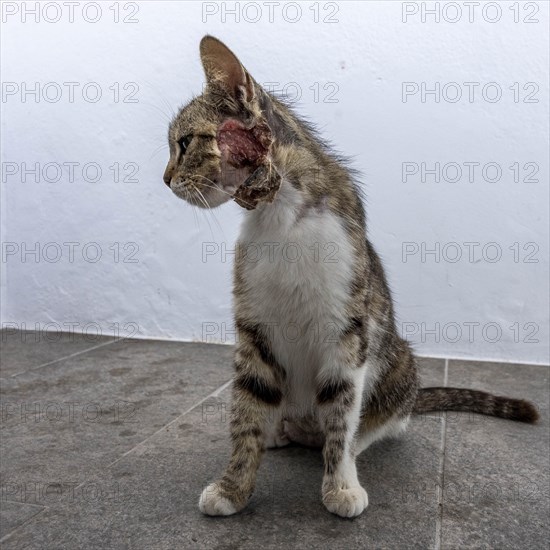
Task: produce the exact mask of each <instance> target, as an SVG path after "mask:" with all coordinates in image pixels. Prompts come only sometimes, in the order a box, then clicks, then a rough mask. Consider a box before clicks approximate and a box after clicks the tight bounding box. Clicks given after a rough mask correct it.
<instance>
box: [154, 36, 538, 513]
mask: <svg viewBox="0 0 550 550" xmlns="http://www.w3.org/2000/svg"><path fill="white" fill-rule="evenodd" d="M200 56H201V60H202V64H203V68H204V71H205V74H206V80H207V85H206V87H205V89H204V92H203V93H202V94H201V95H200V96H198V97H196V98H194V99H193V100H192V101H191V102H190V103H189V104H187V105H186V106H185V107H183V108H182V109H181V110H180V112H179V113H178V114H177V115H176V116H175V118H174V120H173V121H172V122H171V124H170V128H169V133H168V139H169V147H170V160H169V162H168V166H167V168H166V172H165V174H164V181H165V183H166V184H167V185H168V186H169V187H170V188H171V190H172V191H173V192H174V193H175V194H176V195H177V196H178V197H180V198H183V199H185V200H186V201H188V202H189V203H191V204H193V205H198V206H202V207H205V208H213V207H216V206H218V205H220V204H222V203H224V202H225V201H228V200H231V199H235V200H236V201H237V203H238V204H239V205H240V206H242V207H243V208H244V210H243V212H244V223H243V225H242V229H241V233H240V237H239V241H238V250H240V251H250V249H251V248H254V250H255V253H254V255H253V256H254V257H253V258H252V255H250V254H249V253H248V252H247V253H239V254H236V261H235V270H234V291H233V292H234V309H235V325H236V328H237V332H238V342H237V344H236V349H235V356H234V379H233V390H232V412H231V422H230V431H231V442H232V456H231V460H230V462H229V465H228V467H227V469H226V471H225V473H224V474H223V476H222V477H221V479H220V480H219V481H217V482H215V483H212V484H210V485H209V486H208V487H206V488H205V489H204V491H203V493H202V495H201V497H200V501H199V507H200V509H201V511H202V512H204V513H205V514H208V515H229V514H234V513H235V512H238V511H239V510H241V509H242V508H244V506H245V505H246V503H247V501H248V499H249V497H250V496H251V494H252V492H253V490H254V485H255V481H256V474H257V470H258V467H259V465H260V460H261V457H262V454H263V452H264V449H265V448H266V447H267V448H272V447H281V446H284V445H287V444H289V443H290V442H295V443H299V444H304V445H309V446H319V447H322V452H323V458H324V475H323V483H322V499H323V503H324V505H325V506H326V508H327V509H328V510H329V511H330V512H332V513H334V514H337V515H339V516H343V517H353V516H357V515H359V514H361V512H362V511H363V510H364V509H365V507H366V506H367V503H368V499H367V492H366V491H365V489H364V488H363V487H362V486H361V484H360V482H359V480H358V477H357V471H356V466H355V458H356V456H357V455H358V454H359V453H360V452H361V451H363V450H364V449H366V448H367V447H368V446H369V445H370V444H371V443H373V442H374V441H376V440H378V439H381V438H383V437H387V436H395V435H397V434H400V433H401V432H403V431H404V430H405V428H406V426H407V423H408V422H409V418H410V415H411V414H414V413H425V412H429V411H435V410H440V411H442V410H453V411H473V412H476V413H482V414H487V415H493V416H499V417H502V418H508V419H512V420H519V421H522V422H535V421H536V420H537V417H538V414H537V411H536V409H535V408H534V406H533V405H532V404H531V403H529V402H527V401H524V400H519V399H511V398H507V397H497V396H494V395H490V394H488V393H484V392H481V391H474V390H469V389H457V388H443V387H442V388H422V389H419V387H418V378H417V367H416V363H415V357H414V355H413V353H412V351H411V348H410V346H409V344H408V343H407V342H406V341H405V340H403V339H402V338H401V337H400V335H399V334H398V330H397V328H396V324H395V320H394V311H393V305H392V299H391V295H390V290H389V288H388V284H387V282H386V278H385V276H384V270H383V267H382V264H381V262H380V259H379V257H378V255H377V254H376V252H375V250H374V248H373V247H372V245H371V243H370V242H369V241H368V240H367V239H366V225H365V213H364V210H363V204H362V201H361V198H360V192H359V189H358V185H357V182H356V175H355V173H354V172H353V171H351V170H350V169H349V168H348V166H347V164H346V162H345V160H344V159H342V158H340V157H339V156H337V155H336V154H334V153H333V152H332V151H331V150H330V148H329V147H328V145H327V144H325V143H324V142H323V141H322V140H321V139H319V137H318V136H317V135H316V133H315V131H314V129H313V128H312V126H311V125H310V124H308V123H306V122H304V121H303V120H300V119H299V118H298V117H297V116H296V115H295V114H294V113H293V112H292V111H291V109H290V108H289V107H288V106H287V105H286V104H285V102H284V101H282V100H280V99H278V98H276V97H275V96H274V95H272V94H270V93H268V92H266V91H265V90H264V89H263V88H262V87H261V86H260V85H259V84H258V83H257V82H256V81H255V80H254V79H253V78H252V76H250V74H249V73H248V71H247V70H246V69H245V68H244V67H243V65H242V64H241V63H240V62H239V60H238V59H237V57H236V56H235V55H234V54H233V53H232V52H231V51H230V50H229V49H228V48H227V47H226V46H225V45H224V44H223V43H222V42H220V41H219V40H217V39H216V38H213V37H211V36H205V37H204V38H203V39H202V41H201V44H200ZM258 251H259V253H258Z"/></svg>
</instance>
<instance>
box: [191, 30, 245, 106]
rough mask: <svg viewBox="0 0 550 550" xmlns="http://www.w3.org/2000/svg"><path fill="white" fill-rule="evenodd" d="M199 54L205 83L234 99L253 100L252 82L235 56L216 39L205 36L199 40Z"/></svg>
mask: <svg viewBox="0 0 550 550" xmlns="http://www.w3.org/2000/svg"><path fill="white" fill-rule="evenodd" d="M200 54H201V61H202V66H203V68H204V73H205V74H206V81H207V83H208V84H209V85H211V86H217V87H221V88H222V89H223V90H224V91H226V92H227V93H228V94H230V95H231V96H233V97H234V98H235V99H237V100H239V99H244V100H245V101H246V102H250V101H252V100H253V99H254V82H253V80H252V77H251V76H250V75H249V74H248V72H247V71H246V69H245V68H244V67H243V66H242V65H241V62H240V61H239V60H238V59H237V56H236V55H235V54H234V53H233V52H232V51H231V50H230V49H229V48H228V47H227V46H226V45H225V44H224V43H223V42H220V41H219V40H218V39H217V38H214V37H213V36H209V35H206V36H205V37H204V38H203V39H202V40H201V45H200Z"/></svg>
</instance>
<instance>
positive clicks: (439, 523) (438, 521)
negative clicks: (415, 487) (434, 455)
mask: <svg viewBox="0 0 550 550" xmlns="http://www.w3.org/2000/svg"><path fill="white" fill-rule="evenodd" d="M448 379H449V359H445V374H444V377H443V386H444V387H447V383H448ZM446 436H447V413H446V412H443V420H442V422H441V446H440V451H441V458H440V461H439V469H438V487H437V510H436V518H435V542H434V550H441V540H442V538H443V532H442V531H443V486H444V484H445V450H446V443H447V437H446Z"/></svg>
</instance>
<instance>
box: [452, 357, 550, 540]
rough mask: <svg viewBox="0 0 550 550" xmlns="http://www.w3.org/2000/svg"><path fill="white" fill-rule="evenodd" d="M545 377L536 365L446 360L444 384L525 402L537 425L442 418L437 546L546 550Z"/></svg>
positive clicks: (544, 370)
mask: <svg viewBox="0 0 550 550" xmlns="http://www.w3.org/2000/svg"><path fill="white" fill-rule="evenodd" d="M548 375H549V370H548V368H547V367H543V366H530V365H511V364H495V363H481V362H478V363H474V362H462V361H451V362H450V364H449V378H448V385H449V386H458V387H471V388H476V389H481V390H485V391H490V392H492V393H497V394H500V395H507V396H510V397H522V398H528V399H530V400H532V401H533V402H535V403H536V404H537V406H538V408H539V410H540V413H541V415H542V421H541V423H540V424H539V425H536V426H533V425H528V424H522V423H519V422H512V421H508V420H502V419H497V418H490V417H486V416H481V415H470V414H458V413H457V414H453V415H452V416H451V413H448V414H449V416H448V420H447V430H446V447H445V469H444V485H443V516H442V529H441V536H442V545H441V547H442V548H446V549H455V548H548V542H549V540H550V538H549V535H550V534H549V530H548V517H549V477H548V472H549V456H550V448H549V429H548V428H549V424H548V398H549V387H548V381H549V376H548Z"/></svg>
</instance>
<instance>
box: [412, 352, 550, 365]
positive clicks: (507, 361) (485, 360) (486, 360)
mask: <svg viewBox="0 0 550 550" xmlns="http://www.w3.org/2000/svg"><path fill="white" fill-rule="evenodd" d="M415 356H416V357H418V358H419V359H445V360H449V361H461V362H462V363H502V364H503V365H523V366H526V367H546V368H549V367H550V364H549V363H543V362H533V361H531V362H528V363H526V362H525V361H514V360H510V359H491V358H487V357H485V358H483V359H481V358H476V357H456V356H454V357H453V356H452V355H419V354H415Z"/></svg>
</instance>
